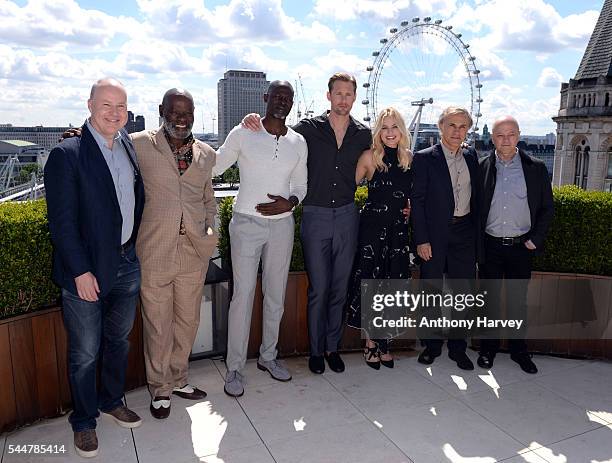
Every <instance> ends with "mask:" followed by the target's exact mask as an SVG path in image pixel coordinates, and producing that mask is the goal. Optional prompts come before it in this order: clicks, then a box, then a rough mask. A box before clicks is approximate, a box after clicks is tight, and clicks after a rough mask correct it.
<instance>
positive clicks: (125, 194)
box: [87, 120, 136, 244]
mask: <svg viewBox="0 0 612 463" xmlns="http://www.w3.org/2000/svg"><path fill="white" fill-rule="evenodd" d="M87 128H88V129H89V131H90V132H91V134H92V135H93V137H94V139H95V140H96V143H97V144H98V146H99V147H100V151H102V156H104V160H105V161H106V164H107V165H108V169H109V170H110V173H111V176H112V177H113V183H114V184H115V192H116V193H117V201H118V202H119V208H120V209H121V217H122V218H123V222H122V224H121V244H125V243H126V242H127V241H128V240H129V239H130V237H131V236H132V230H133V229H134V207H135V204H136V196H135V194H134V168H133V167H132V163H131V162H130V159H129V157H128V156H129V155H128V153H127V151H126V150H125V148H124V147H123V143H121V135H120V134H119V132H117V134H116V135H115V139H114V142H113V147H112V149H111V148H109V147H108V145H107V144H106V139H105V138H104V137H103V136H102V135H100V134H99V133H98V131H97V130H96V129H94V127H93V126H92V125H91V123H90V122H89V120H87Z"/></svg>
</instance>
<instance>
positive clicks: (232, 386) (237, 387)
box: [223, 370, 244, 397]
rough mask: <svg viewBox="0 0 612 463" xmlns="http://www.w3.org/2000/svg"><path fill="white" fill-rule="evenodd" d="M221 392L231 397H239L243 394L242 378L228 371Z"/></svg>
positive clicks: (236, 372) (238, 374)
mask: <svg viewBox="0 0 612 463" xmlns="http://www.w3.org/2000/svg"><path fill="white" fill-rule="evenodd" d="M223 390H224V391H225V393H226V394H227V395H230V396H232V397H241V396H242V394H244V376H242V375H241V374H240V373H239V372H238V371H235V370H232V371H228V372H227V374H226V375H225V386H224V387H223Z"/></svg>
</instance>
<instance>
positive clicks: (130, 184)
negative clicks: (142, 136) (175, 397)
mask: <svg viewBox="0 0 612 463" xmlns="http://www.w3.org/2000/svg"><path fill="white" fill-rule="evenodd" d="M87 104H88V107H89V111H90V112H91V116H90V118H89V119H88V120H87V121H86V123H85V126H84V128H83V132H82V136H81V137H80V138H79V137H74V138H70V139H66V140H64V141H62V142H61V143H60V144H59V145H57V146H56V147H55V148H53V150H52V151H51V153H50V155H49V160H48V161H47V164H46V166H45V188H46V195H47V211H48V218H49V230H50V232H51V240H52V242H53V248H54V255H53V279H54V281H55V282H56V283H57V284H58V285H59V286H60V287H61V288H62V300H63V317H64V325H65V326H66V332H67V334H68V375H69V380H70V387H71V391H72V406H73V412H72V414H71V415H70V418H69V421H70V424H71V425H72V429H73V431H74V445H75V449H76V452H77V453H78V454H79V455H80V456H82V457H85V458H90V457H94V456H96V455H97V453H98V439H97V436H96V432H95V428H96V418H97V417H98V416H99V411H101V412H102V413H103V414H106V415H108V416H109V417H111V418H112V419H113V420H114V421H116V422H117V423H118V424H119V425H120V426H123V427H125V428H134V427H137V426H140V424H141V423H142V421H141V419H140V417H139V416H138V415H137V414H136V413H134V412H133V411H131V410H129V409H128V408H127V407H125V406H124V404H123V401H122V398H123V387H124V382H125V372H126V367H127V357H128V352H129V348H130V344H129V341H128V335H129V333H130V331H131V329H132V324H133V322H134V315H135V309H136V299H137V298H138V292H139V290H140V265H139V262H138V259H137V257H136V252H135V249H134V242H135V241H136V235H137V232H138V227H139V224H140V218H141V216H142V210H143V206H144V187H143V184H142V179H141V176H140V171H139V169H138V165H137V162H136V155H135V152H134V147H133V146H132V143H131V141H130V139H129V136H128V135H127V133H126V132H125V131H124V130H123V129H122V128H123V126H124V125H125V123H126V121H127V95H126V92H125V89H124V88H123V85H122V84H121V83H120V82H118V81H117V80H115V79H102V80H99V81H98V82H96V83H95V84H94V85H93V87H92V89H91V95H90V98H89V100H88V102H87ZM99 355H101V357H102V359H103V364H102V368H101V374H100V388H99V390H98V388H97V385H96V372H97V363H98V357H99Z"/></svg>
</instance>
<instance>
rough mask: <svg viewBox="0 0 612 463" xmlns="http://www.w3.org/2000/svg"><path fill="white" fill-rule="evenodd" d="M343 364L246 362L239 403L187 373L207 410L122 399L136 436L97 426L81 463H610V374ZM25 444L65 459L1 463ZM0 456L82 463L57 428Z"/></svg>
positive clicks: (558, 365) (211, 370)
mask: <svg viewBox="0 0 612 463" xmlns="http://www.w3.org/2000/svg"><path fill="white" fill-rule="evenodd" d="M469 354H470V356H471V357H472V360H474V363H475V361H476V354H475V353H474V352H469ZM344 359H345V361H346V364H347V370H346V372H345V373H343V374H337V373H334V372H331V371H329V370H327V371H326V372H325V374H323V375H321V376H314V375H312V374H311V373H310V371H308V367H307V360H306V359H305V358H294V359H288V360H287V362H286V363H287V364H288V366H289V367H290V369H291V370H292V372H293V380H292V381H291V382H289V383H279V382H276V381H274V380H272V379H271V378H270V376H269V375H268V374H267V373H264V372H261V371H259V370H257V368H256V366H255V363H254V361H249V363H248V366H247V371H246V375H247V381H248V383H247V386H246V392H245V394H244V396H243V397H241V398H239V399H233V398H230V397H228V396H226V395H225V394H224V393H223V375H224V373H225V366H224V364H223V363H222V362H221V361H212V360H202V361H198V362H194V363H192V365H191V382H192V383H194V384H197V385H199V386H201V387H202V388H203V389H205V390H206V391H207V392H208V398H207V399H208V400H205V401H202V402H199V403H193V402H189V401H186V400H183V399H180V398H174V399H173V401H172V413H171V415H170V417H169V418H168V419H167V420H164V421H156V420H154V419H153V418H152V417H151V415H150V414H149V412H148V406H149V397H148V393H147V391H146V389H145V388H141V389H138V390H136V391H132V392H130V393H128V394H127V395H126V400H127V403H128V405H129V406H130V407H131V408H133V409H134V410H136V411H137V412H138V413H139V414H140V415H141V416H142V417H143V418H144V423H143V425H142V426H141V427H140V428H138V429H135V430H133V432H132V431H130V430H125V429H122V428H120V427H118V426H117V425H116V424H114V423H113V422H111V421H110V420H107V419H106V418H100V420H99V421H98V438H99V441H100V453H99V455H98V457H97V458H96V459H94V460H90V461H97V462H109V463H124V462H125V463H128V462H141V463H158V462H163V463H184V462H197V461H203V462H227V463H242V462H245V463H260V462H266V463H268V462H289V463H298V462H308V463H310V462H312V463H318V462H329V463H340V462H350V463H353V462H363V463H374V462H385V463H399V462H416V463H426V462H452V463H490V462H495V461H505V462H509V463H523V462H527V463H565V462H571V463H574V462H576V463H602V462H610V463H612V363H610V362H596V361H586V360H568V359H560V358H555V357H546V356H536V357H535V358H534V360H535V362H536V364H537V366H538V368H539V370H540V372H539V373H538V374H537V375H527V374H525V373H523V372H522V371H521V370H520V369H519V367H518V365H516V364H515V363H514V362H512V361H511V360H510V358H509V357H508V355H506V354H499V355H498V357H497V358H496V361H495V365H494V367H493V369H492V370H491V371H490V372H488V371H486V370H482V369H480V368H478V367H477V366H476V369H475V370H474V371H473V372H465V371H462V370H459V369H457V368H456V366H455V364H454V362H452V361H450V360H449V359H448V358H447V357H446V356H445V355H443V356H442V357H440V358H438V359H437V360H436V362H435V363H434V364H433V365H432V366H431V367H430V368H426V367H424V366H422V365H420V364H419V363H417V361H416V353H414V352H406V353H400V354H399V359H397V360H396V367H395V368H394V369H393V370H389V369H386V368H384V367H382V368H381V370H380V371H374V370H372V369H370V368H368V367H367V366H366V365H365V364H364V363H363V360H362V357H361V355H359V354H347V355H345V356H344ZM35 443H41V444H42V443H45V444H49V443H53V444H64V445H65V448H66V451H67V453H66V454H63V455H57V456H53V457H49V456H46V457H45V456H42V455H29V456H28V455H24V454H9V445H10V444H13V445H14V444H35ZM2 449H4V452H3V456H2V463H13V462H26V461H32V462H36V463H42V462H51V463H59V462H73V461H85V460H82V459H80V458H79V457H77V456H76V455H75V453H74V449H73V446H72V433H71V431H70V428H69V425H68V423H67V419H66V417H63V418H58V419H55V420H48V421H44V422H41V423H38V424H36V425H34V426H30V427H27V428H23V429H21V430H18V431H16V432H14V433H11V434H8V435H6V434H4V435H2V436H0V451H2Z"/></svg>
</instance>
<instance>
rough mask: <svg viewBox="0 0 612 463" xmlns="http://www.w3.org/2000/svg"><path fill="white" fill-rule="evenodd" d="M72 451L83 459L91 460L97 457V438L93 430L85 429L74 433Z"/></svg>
mask: <svg viewBox="0 0 612 463" xmlns="http://www.w3.org/2000/svg"><path fill="white" fill-rule="evenodd" d="M74 449H75V450H76V453H77V454H78V455H79V456H81V457H83V458H93V457H95V456H96V455H98V436H96V430H95V429H86V430H84V431H76V432H75V433H74Z"/></svg>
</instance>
